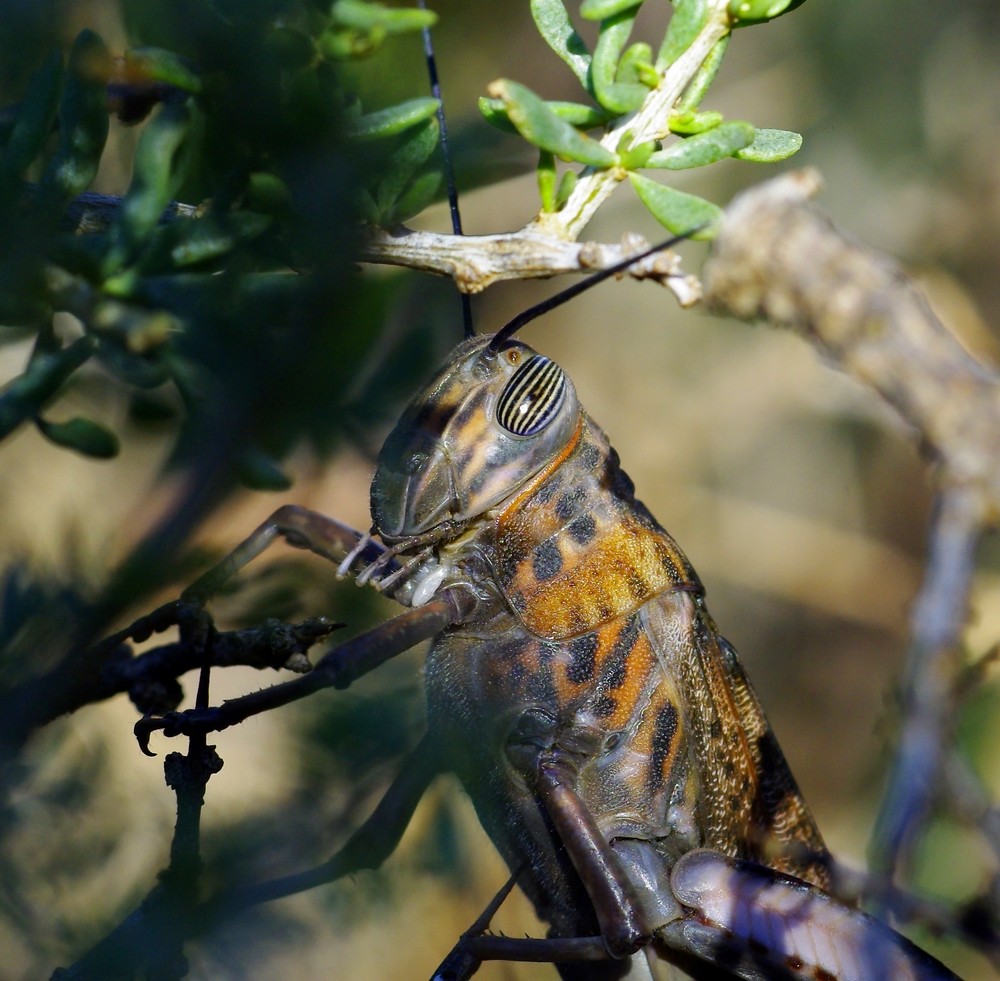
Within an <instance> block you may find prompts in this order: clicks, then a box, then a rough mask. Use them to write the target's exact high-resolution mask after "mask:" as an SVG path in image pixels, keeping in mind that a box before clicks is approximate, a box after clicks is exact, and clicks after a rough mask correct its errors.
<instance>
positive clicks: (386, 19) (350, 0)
mask: <svg viewBox="0 0 1000 981" xmlns="http://www.w3.org/2000/svg"><path fill="white" fill-rule="evenodd" d="M330 16H331V18H332V19H333V21H334V22H335V23H337V24H340V25H342V26H343V27H350V28H353V29H354V30H356V31H374V30H379V31H385V32H386V33H387V34H405V33H409V32H411V31H421V30H423V29H424V28H425V27H433V26H434V25H435V24H436V23H437V14H435V13H434V12H433V11H431V10H419V9H417V8H415V7H385V6H383V5H382V4H380V3H368V2H366V0H336V3H334V5H333V6H332V7H331V8H330Z"/></svg>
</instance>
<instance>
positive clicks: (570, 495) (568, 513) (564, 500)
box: [556, 487, 586, 521]
mask: <svg viewBox="0 0 1000 981" xmlns="http://www.w3.org/2000/svg"><path fill="white" fill-rule="evenodd" d="M585 496H586V492H585V491H584V489H583V488H582V487H576V488H574V489H573V490H570V491H567V492H566V493H565V494H563V495H562V497H560V498H559V500H558V501H556V516H557V517H559V518H561V519H562V520H563V521H565V520H566V519H567V518H572V517H573V515H574V514H576V512H577V511H578V510H579V508H580V504H581V503H583V499H584V497H585Z"/></svg>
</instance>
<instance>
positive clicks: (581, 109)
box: [479, 96, 611, 133]
mask: <svg viewBox="0 0 1000 981" xmlns="http://www.w3.org/2000/svg"><path fill="white" fill-rule="evenodd" d="M545 105H546V106H547V107H548V108H549V109H551V110H552V112H554V113H555V114H556V115H557V116H558V117H559V118H560V119H562V120H565V121H566V122H567V123H569V124H570V126H575V127H576V128H577V129H593V128H594V127H595V126H603V125H604V124H605V123H606V122H607V121H608V120H609V119H610V118H611V115H610V113H608V112H606V111H605V110H604V109H599V108H597V106H586V105H583V103H581V102H558V101H554V100H546V101H545ZM479 111H480V112H481V113H482V114H483V118H484V119H485V120H486V121H487V122H488V123H490V124H491V125H493V126H496V128H497V129H501V130H503V131H504V132H506V133H516V132H517V129H515V127H514V124H513V123H512V122H511V121H510V119H509V118H508V117H507V108H506V106H505V105H504V104H503V101H502V100H500V99H487V98H486V97H485V96H482V97H480V99H479Z"/></svg>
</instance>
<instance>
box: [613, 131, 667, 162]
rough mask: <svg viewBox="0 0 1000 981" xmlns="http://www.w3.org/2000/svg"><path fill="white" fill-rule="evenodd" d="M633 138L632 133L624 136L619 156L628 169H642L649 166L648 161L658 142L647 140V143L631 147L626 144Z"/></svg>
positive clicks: (619, 147)
mask: <svg viewBox="0 0 1000 981" xmlns="http://www.w3.org/2000/svg"><path fill="white" fill-rule="evenodd" d="M631 139H632V134H631V133H626V134H625V135H624V136H623V137H622V142H621V144H619V146H618V158H619V160H620V161H621V165H622V166H623V167H624V168H625V169H626V170H641V169H642V168H643V167H648V166H649V163H648V161H649V159H650V157H652V155H653V153H654V151H655V150H656V147H657V146H658V144H657V142H656V141H655V140H647V141H646V142H645V143H640V144H639V145H638V146H634V147H632V148H631V149H629V148H627V147H626V146H625V145H624V144H626V143H628V142H630V141H631Z"/></svg>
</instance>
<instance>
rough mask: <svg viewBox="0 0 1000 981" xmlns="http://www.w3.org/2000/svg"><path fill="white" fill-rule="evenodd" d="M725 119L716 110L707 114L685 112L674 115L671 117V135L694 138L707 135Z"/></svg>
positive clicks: (669, 123)
mask: <svg viewBox="0 0 1000 981" xmlns="http://www.w3.org/2000/svg"><path fill="white" fill-rule="evenodd" d="M724 118H725V117H724V116H723V115H722V113H721V112H716V111H715V110H714V109H712V110H708V111H706V112H692V111H690V110H687V111H685V112H678V113H674V115H672V116H671V117H670V120H669V122H668V126H669V127H670V132H671V133H677V134H678V135H679V136H694V135H695V134H696V133H705V132H707V131H708V130H710V129H714V128H715V127H716V126H718V125H720V124H721V123H722V120H723V119H724Z"/></svg>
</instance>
